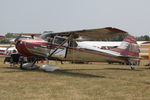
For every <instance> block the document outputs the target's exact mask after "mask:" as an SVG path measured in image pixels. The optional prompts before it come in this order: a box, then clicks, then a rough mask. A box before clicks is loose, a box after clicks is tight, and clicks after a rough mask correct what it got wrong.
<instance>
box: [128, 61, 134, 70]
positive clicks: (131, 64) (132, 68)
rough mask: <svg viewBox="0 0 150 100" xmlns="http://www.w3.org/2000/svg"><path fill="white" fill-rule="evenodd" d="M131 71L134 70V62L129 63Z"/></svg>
mask: <svg viewBox="0 0 150 100" xmlns="http://www.w3.org/2000/svg"><path fill="white" fill-rule="evenodd" d="M129 64H130V68H131V70H134V67H133V62H129Z"/></svg>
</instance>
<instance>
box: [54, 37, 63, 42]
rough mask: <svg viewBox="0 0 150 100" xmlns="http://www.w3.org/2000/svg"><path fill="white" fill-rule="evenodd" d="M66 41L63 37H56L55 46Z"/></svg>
mask: <svg viewBox="0 0 150 100" xmlns="http://www.w3.org/2000/svg"><path fill="white" fill-rule="evenodd" d="M65 40H66V39H65V38H62V37H55V40H54V44H61V43H62V42H63V41H65Z"/></svg>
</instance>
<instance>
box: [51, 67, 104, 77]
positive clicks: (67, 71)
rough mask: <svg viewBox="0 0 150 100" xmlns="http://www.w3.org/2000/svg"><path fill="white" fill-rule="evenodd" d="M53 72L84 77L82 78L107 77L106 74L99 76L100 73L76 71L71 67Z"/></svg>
mask: <svg viewBox="0 0 150 100" xmlns="http://www.w3.org/2000/svg"><path fill="white" fill-rule="evenodd" d="M52 73H53V74H57V75H67V76H73V77H82V78H105V76H99V75H94V74H89V73H81V72H78V70H76V69H75V70H74V71H71V70H69V69H65V70H58V71H54V72H52Z"/></svg>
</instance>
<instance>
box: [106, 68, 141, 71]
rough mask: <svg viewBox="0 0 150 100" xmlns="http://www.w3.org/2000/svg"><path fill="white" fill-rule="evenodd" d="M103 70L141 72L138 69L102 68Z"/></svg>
mask: <svg viewBox="0 0 150 100" xmlns="http://www.w3.org/2000/svg"><path fill="white" fill-rule="evenodd" d="M104 70H124V71H142V70H138V69H134V70H131V69H125V68H104Z"/></svg>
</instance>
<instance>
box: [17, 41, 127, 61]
mask: <svg viewBox="0 0 150 100" xmlns="http://www.w3.org/2000/svg"><path fill="white" fill-rule="evenodd" d="M58 46H59V44H56V43H52V42H47V41H44V40H41V39H21V40H19V41H18V42H17V44H16V48H17V50H18V52H19V53H20V54H21V55H22V56H27V57H43V58H45V57H48V56H49V55H50V53H52V52H53V51H54V50H55V49H56V48H57V47H58ZM52 57H54V58H59V59H60V60H66V61H83V62H84V61H92V62H100V61H107V62H108V61H114V62H126V59H124V58H121V57H119V54H118V53H116V52H113V51H109V50H102V49H100V48H97V47H93V46H89V45H84V44H82V43H80V42H76V45H71V46H70V44H68V43H66V44H64V45H63V46H62V47H61V48H59V49H58V50H57V51H56V52H55V53H54V55H52Z"/></svg>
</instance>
